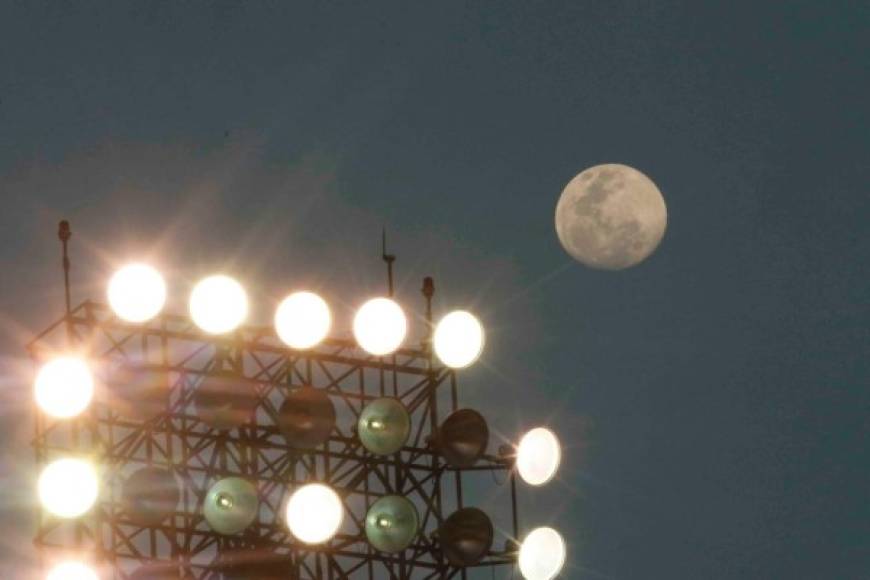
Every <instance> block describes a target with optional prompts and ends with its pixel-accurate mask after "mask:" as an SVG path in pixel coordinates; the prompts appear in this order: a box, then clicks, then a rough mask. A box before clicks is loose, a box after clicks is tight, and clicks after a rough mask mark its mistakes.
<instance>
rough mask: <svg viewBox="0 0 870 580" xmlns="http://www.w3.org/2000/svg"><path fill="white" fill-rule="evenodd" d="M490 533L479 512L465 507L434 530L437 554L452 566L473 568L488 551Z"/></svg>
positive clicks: (487, 519) (482, 514)
mask: <svg viewBox="0 0 870 580" xmlns="http://www.w3.org/2000/svg"><path fill="white" fill-rule="evenodd" d="M493 536H494V530H493V527H492V521H490V519H489V516H487V515H486V514H485V513H483V511H481V510H479V509H477V508H473V507H467V508H462V509H460V510H457V511H455V512H453V513H452V514H450V517H448V518H447V519H446V520H444V523H443V524H441V527H440V528H439V529H438V538H439V541H440V543H441V551H442V552H443V553H444V556H445V557H446V558H447V560H448V561H449V562H450V563H451V564H453V565H454V566H474V565H475V564H477V563H478V562H480V561H481V560H482V559H483V557H484V556H486V554H487V552H489V550H490V548H492V540H493Z"/></svg>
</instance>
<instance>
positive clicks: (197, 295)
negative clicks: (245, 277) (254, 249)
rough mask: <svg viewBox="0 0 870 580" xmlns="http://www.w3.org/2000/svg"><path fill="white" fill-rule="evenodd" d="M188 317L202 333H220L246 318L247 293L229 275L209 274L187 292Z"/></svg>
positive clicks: (229, 329) (235, 326)
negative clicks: (188, 299) (188, 300)
mask: <svg viewBox="0 0 870 580" xmlns="http://www.w3.org/2000/svg"><path fill="white" fill-rule="evenodd" d="M190 317H191V318H192V319H193V322H195V323H196V325H197V326H198V327H200V328H201V329H202V330H204V331H205V332H208V333H210V334H224V333H226V332H230V331H231V330H235V329H236V328H238V326H239V325H240V324H241V323H242V322H244V321H245V318H247V317H248V296H247V294H245V289H244V288H242V286H241V284H239V283H238V282H236V281H235V280H233V279H232V278H230V277H229V276H223V275H216V276H209V277H208V278H205V279H203V280H201V281H200V282H199V283H198V284H197V285H196V286H195V287H194V288H193V292H191V293H190Z"/></svg>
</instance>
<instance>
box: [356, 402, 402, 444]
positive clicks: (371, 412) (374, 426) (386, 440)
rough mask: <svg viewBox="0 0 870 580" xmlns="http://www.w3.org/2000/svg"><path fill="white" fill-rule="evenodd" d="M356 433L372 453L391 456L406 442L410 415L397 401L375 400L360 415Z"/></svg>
mask: <svg viewBox="0 0 870 580" xmlns="http://www.w3.org/2000/svg"><path fill="white" fill-rule="evenodd" d="M357 433H358V434H359V439H360V441H361V442H362V444H363V446H364V447H365V448H366V449H368V450H369V451H371V452H372V453H374V454H376V455H391V454H393V453H396V452H397V451H399V450H400V449H401V448H402V446H403V445H405V442H407V441H408V436H409V435H410V434H411V415H410V414H409V413H408V410H407V409H405V406H404V405H403V404H402V403H400V402H399V400H398V399H394V398H392V397H383V398H380V399H375V400H374V401H372V402H371V403H369V404H368V405H366V406H365V408H364V409H363V410H362V412H361V413H360V415H359V421H358V422H357Z"/></svg>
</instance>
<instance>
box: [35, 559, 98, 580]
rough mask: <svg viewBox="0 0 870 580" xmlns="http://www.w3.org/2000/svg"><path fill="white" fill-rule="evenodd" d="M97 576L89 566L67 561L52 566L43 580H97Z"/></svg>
mask: <svg viewBox="0 0 870 580" xmlns="http://www.w3.org/2000/svg"><path fill="white" fill-rule="evenodd" d="M98 578H99V576H97V573H96V572H95V571H94V569H93V568H91V567H90V566H88V565H86V564H83V563H82V562H78V561H76V560H69V561H67V562H61V563H60V564H58V565H56V566H54V567H53V568H52V569H51V570H50V571H49V573H48V576H46V577H45V580H98Z"/></svg>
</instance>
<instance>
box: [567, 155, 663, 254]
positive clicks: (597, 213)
mask: <svg viewBox="0 0 870 580" xmlns="http://www.w3.org/2000/svg"><path fill="white" fill-rule="evenodd" d="M667 223H668V210H667V207H666V206H665V200H664V198H663V197H662V193H661V192H660V191H659V189H658V187H656V184H655V183H653V182H652V180H651V179H650V178H649V177H647V176H646V175H644V174H643V173H641V172H640V171H638V170H637V169H634V168H632V167H628V166H627V165H619V164H616V163H607V164H604V165H596V166H594V167H590V168H589V169H586V170H585V171H583V172H582V173H580V174H579V175H577V176H576V177H575V178H574V179H572V180H571V181H570V182H569V183H568V185H566V186H565V189H564V190H562V195H561V197H559V203H558V204H556V233H557V235H558V236H559V241H560V242H561V243H562V247H564V248H565V251H567V252H568V253H569V254H571V256H572V257H573V258H574V259H575V260H577V261H578V262H581V263H583V264H585V265H587V266H589V267H592V268H599V269H602V270H622V269H625V268H630V267H631V266H635V265H637V264H639V263H640V262H642V261H644V260H645V259H646V258H647V257H648V256H649V255H650V254H652V253H653V251H655V249H656V247H658V245H659V242H661V241H662V237H663V236H664V235H665V227H666V226H667Z"/></svg>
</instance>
